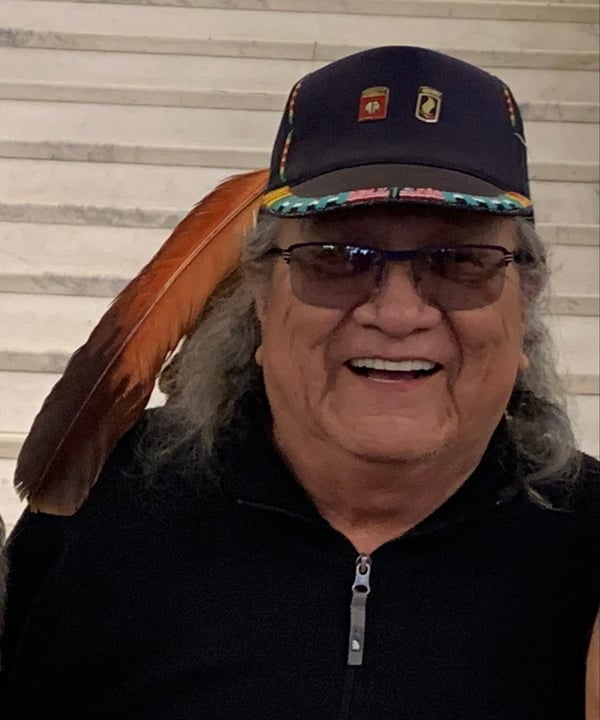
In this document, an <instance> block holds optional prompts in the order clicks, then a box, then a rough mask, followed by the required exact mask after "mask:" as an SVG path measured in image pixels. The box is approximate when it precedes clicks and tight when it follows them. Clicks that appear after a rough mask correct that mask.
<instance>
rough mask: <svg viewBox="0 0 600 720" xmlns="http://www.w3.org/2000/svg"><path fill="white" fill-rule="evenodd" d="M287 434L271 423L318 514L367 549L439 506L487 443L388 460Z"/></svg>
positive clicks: (400, 532) (398, 533)
mask: <svg viewBox="0 0 600 720" xmlns="http://www.w3.org/2000/svg"><path fill="white" fill-rule="evenodd" d="M287 438H289V435H288V434H285V435H284V434H282V433H281V432H279V430H278V427H277V425H275V426H274V439H275V443H276V445H277V447H278V448H279V450H280V452H281V453H282V455H283V456H284V458H285V459H286V461H287V462H288V464H289V465H290V467H291V469H292V470H293V472H294V474H295V476H296V478H297V479H298V481H299V483H300V484H301V485H302V486H303V488H304V489H305V491H306V492H307V493H308V495H309V496H310V497H311V499H312V501H313V502H314V504H315V505H316V507H317V509H318V510H319V512H320V514H321V515H322V517H324V518H325V519H326V520H327V521H328V522H329V524H330V525H331V526H332V527H334V528H335V529H336V530H338V531H339V532H341V533H342V534H343V535H345V536H346V537H347V538H348V540H350V542H351V543H352V544H353V545H354V547H355V548H356V550H357V551H358V552H361V553H366V554H369V553H371V552H373V551H374V550H375V549H377V548H378V547H379V546H381V545H383V544H384V543H386V542H388V541H389V540H393V539H395V538H398V537H400V536H401V535H403V534H404V533H405V532H407V531H408V530H410V529H411V528H412V527H414V526H415V525H417V524H418V523H419V522H420V521H421V520H423V519H424V518H426V517H427V516H428V515H430V514H431V513H432V512H433V511H434V510H436V509H437V508H438V507H440V506H441V505H442V504H443V503H444V502H445V501H446V500H447V499H448V498H449V497H450V496H451V495H453V494H454V493H455V492H456V490H458V488H459V487H460V486H461V485H462V484H463V483H464V482H465V480H466V479H467V478H468V477H469V476H470V475H471V473H472V472H473V471H474V470H475V468H476V467H477V465H478V464H479V462H480V460H481V458H482V456H483V453H484V452H485V448H486V446H487V442H486V443H484V444H482V446H477V447H475V446H473V445H469V446H468V447H465V448H460V449H457V448H448V449H446V450H444V451H441V452H440V453H439V454H437V455H434V456H427V457H424V458H421V459H418V460H412V459H411V460H407V461H395V462H389V463H387V462H376V461H373V460H370V459H366V458H361V457H357V456H354V455H351V454H349V453H346V452H344V451H343V450H342V449H338V451H337V452H336V451H335V450H334V451H332V449H331V447H330V446H329V445H328V446H327V447H325V446H324V443H323V441H322V440H320V439H319V438H311V439H310V440H309V441H307V439H306V438H303V441H302V443H294V442H289V440H287Z"/></svg>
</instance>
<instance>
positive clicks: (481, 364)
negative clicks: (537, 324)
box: [455, 302, 523, 393]
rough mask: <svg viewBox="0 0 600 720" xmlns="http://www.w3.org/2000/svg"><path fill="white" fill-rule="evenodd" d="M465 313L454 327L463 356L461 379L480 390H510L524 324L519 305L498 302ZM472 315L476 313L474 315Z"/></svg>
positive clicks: (519, 352) (518, 363) (519, 362)
mask: <svg viewBox="0 0 600 720" xmlns="http://www.w3.org/2000/svg"><path fill="white" fill-rule="evenodd" d="M472 313H473V314H467V313H465V314H464V316H463V318H461V320H458V321H457V322H456V325H455V331H456V336H457V340H458V343H459V345H460V347H461V355H462V368H461V375H462V379H463V380H464V381H465V384H466V383H469V385H470V386H471V387H472V389H473V390H474V391H479V388H481V386H482V385H483V386H485V390H486V391H487V392H490V391H492V390H493V389H496V390H497V391H498V393H506V392H509V393H510V390H511V389H512V385H513V383H514V380H515V376H516V374H517V371H518V369H519V366H520V365H522V345H523V322H522V311H521V308H520V304H519V303H518V302H504V303H497V304H495V305H494V306H490V307H488V308H482V309H481V310H478V311H472ZM474 313H477V315H475V314H474Z"/></svg>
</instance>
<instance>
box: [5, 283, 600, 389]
mask: <svg viewBox="0 0 600 720" xmlns="http://www.w3.org/2000/svg"><path fill="white" fill-rule="evenodd" d="M108 304H109V299H108V298H97V297H80V296H79V297H73V296H68V295H32V294H20V293H6V294H0V317H2V319H3V332H2V336H1V337H0V370H10V371H23V372H45V373H56V372H62V371H63V369H64V367H65V364H66V361H67V359H68V358H69V356H70V355H71V354H72V353H73V352H74V351H75V350H76V349H77V348H78V347H79V346H80V345H81V344H83V342H85V340H86V339H87V338H88V336H89V334H90V332H91V331H92V330H93V328H94V327H95V325H96V323H97V322H98V320H99V318H100V317H101V315H102V314H103V313H104V311H105V310H106V308H107V306H108ZM548 322H549V326H550V327H551V329H552V333H553V336H554V337H555V340H556V343H557V347H558V353H559V358H560V368H561V372H563V373H564V374H566V375H568V376H569V380H568V385H569V388H570V390H571V392H575V393H578V394H587V393H598V392H599V389H598V364H599V360H598V355H599V352H598V345H599V331H600V328H599V324H598V316H597V315H596V316H593V315H590V316H587V317H585V316H575V315H555V316H551V317H549V318H548Z"/></svg>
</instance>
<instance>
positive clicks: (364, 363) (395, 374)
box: [346, 358, 442, 382]
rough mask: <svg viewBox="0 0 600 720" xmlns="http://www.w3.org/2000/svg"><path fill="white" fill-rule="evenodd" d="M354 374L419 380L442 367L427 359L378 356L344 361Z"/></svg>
mask: <svg viewBox="0 0 600 720" xmlns="http://www.w3.org/2000/svg"><path fill="white" fill-rule="evenodd" d="M346 367H347V368H348V369H349V370H350V372H352V373H353V374H354V375H358V376H359V377H365V378H370V379H371V380H385V381H387V382H394V381H399V380H419V379H421V378H425V377H431V376H432V375H435V374H436V373H437V372H439V371H440V370H441V369H442V366H441V365H440V364H439V363H434V362H430V361H428V360H398V361H396V360H383V359H379V358H355V359H353V360H349V361H348V362H347V363H346Z"/></svg>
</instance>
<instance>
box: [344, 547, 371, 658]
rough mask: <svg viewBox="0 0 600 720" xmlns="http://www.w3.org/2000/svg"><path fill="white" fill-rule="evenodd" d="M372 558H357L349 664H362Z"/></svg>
mask: <svg viewBox="0 0 600 720" xmlns="http://www.w3.org/2000/svg"><path fill="white" fill-rule="evenodd" d="M370 575H371V558H370V556H369V555H359V556H358V557H357V558H356V573H355V575H354V583H353V585H352V602H351V603H350V637H349V639H348V665H362V661H363V650H364V644H365V623H366V617H367V596H368V595H369V593H370V592H371V585H370V584H369V577H370Z"/></svg>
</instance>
